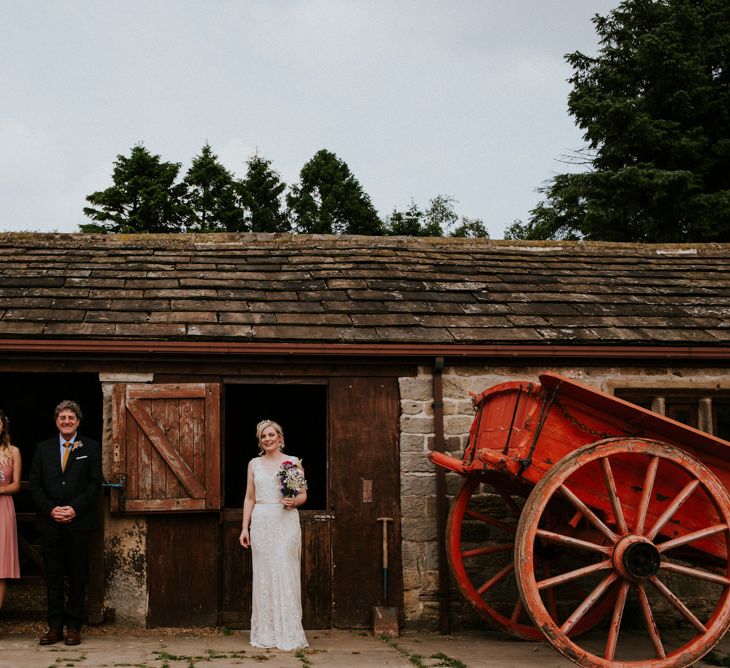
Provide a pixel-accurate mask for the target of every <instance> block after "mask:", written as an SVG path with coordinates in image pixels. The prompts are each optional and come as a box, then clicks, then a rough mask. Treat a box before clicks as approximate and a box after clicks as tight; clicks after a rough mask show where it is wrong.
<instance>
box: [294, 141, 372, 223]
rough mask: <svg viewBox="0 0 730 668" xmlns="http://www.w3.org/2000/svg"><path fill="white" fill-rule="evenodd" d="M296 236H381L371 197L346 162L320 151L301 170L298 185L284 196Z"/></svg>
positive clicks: (332, 154)
mask: <svg viewBox="0 0 730 668" xmlns="http://www.w3.org/2000/svg"><path fill="white" fill-rule="evenodd" d="M287 204H288V206H289V211H290V214H291V216H292V218H293V220H294V223H295V225H296V229H297V231H299V232H306V233H309V234H369V235H377V234H382V232H383V226H382V223H381V222H380V219H379V218H378V214H377V212H376V211H375V208H374V207H373V205H372V203H371V201H370V197H368V195H367V194H365V192H364V191H363V189H362V186H361V185H360V183H359V182H358V180H357V179H356V178H355V177H354V176H353V175H352V173H351V172H350V168H349V167H348V166H347V164H346V163H345V162H343V161H342V160H340V159H339V158H338V157H337V156H336V155H335V154H334V153H330V152H329V151H327V150H325V149H322V150H321V151H318V152H317V153H316V154H315V155H314V157H313V158H312V159H311V160H310V161H309V162H307V163H306V164H305V165H304V167H302V170H301V172H300V173H299V183H298V184H297V185H295V186H293V187H292V189H291V192H290V193H289V194H288V195H287Z"/></svg>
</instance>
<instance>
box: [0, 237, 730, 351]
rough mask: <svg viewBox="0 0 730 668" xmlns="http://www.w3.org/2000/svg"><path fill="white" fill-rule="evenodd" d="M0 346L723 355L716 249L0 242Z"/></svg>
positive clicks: (386, 241) (270, 241) (199, 240)
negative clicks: (555, 348)
mask: <svg viewBox="0 0 730 668" xmlns="http://www.w3.org/2000/svg"><path fill="white" fill-rule="evenodd" d="M0 338H5V339H7V338H14V339H18V338H24V339H39V338H42V339H65V338H70V339H116V340H171V341H175V340H186V341H188V340H200V341H202V340H216V341H237V342H251V341H255V342H289V343H295V342H319V343H369V344H376V345H377V344H384V343H388V344H393V343H413V344H439V345H450V344H545V345H548V344H563V345H565V344H567V345H606V344H611V345H626V346H636V345H662V346H667V345H671V346H674V345H676V346H690V345H691V346H723V345H728V342H729V341H730V244H704V245H637V244H603V243H584V242H539V243H531V242H512V241H489V240H467V239H431V238H427V239H419V238H404V237H377V238H374V237H335V236H310V235H290V234H278V235H270V234H240V235H219V234H210V235H195V234H187V235H118V236H116V235H81V234H26V233H4V234H0Z"/></svg>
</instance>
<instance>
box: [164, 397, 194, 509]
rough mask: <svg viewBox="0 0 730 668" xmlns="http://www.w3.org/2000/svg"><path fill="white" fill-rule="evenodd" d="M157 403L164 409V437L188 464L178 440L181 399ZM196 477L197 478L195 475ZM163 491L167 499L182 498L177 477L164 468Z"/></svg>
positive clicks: (187, 458)
mask: <svg viewBox="0 0 730 668" xmlns="http://www.w3.org/2000/svg"><path fill="white" fill-rule="evenodd" d="M159 403H161V404H163V405H164V407H165V415H164V418H163V419H164V422H163V424H164V425H165V436H167V440H168V441H169V442H170V445H171V446H172V447H173V449H174V450H175V451H177V452H179V453H180V456H181V457H182V459H183V461H185V462H187V463H188V465H189V463H190V457H188V456H187V455H186V453H185V449H184V447H183V442H182V441H181V438H180V421H181V417H182V416H181V411H182V404H183V400H182V399H163V400H162V401H160V402H159ZM196 477H198V476H197V475H196ZM165 490H166V495H167V498H168V499H179V498H181V497H182V496H184V493H183V489H182V486H181V484H180V481H179V480H178V478H177V476H176V475H175V474H174V473H173V472H172V471H171V470H170V469H169V467H167V466H166V467H165Z"/></svg>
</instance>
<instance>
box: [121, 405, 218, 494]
mask: <svg viewBox="0 0 730 668" xmlns="http://www.w3.org/2000/svg"><path fill="white" fill-rule="evenodd" d="M127 408H128V409H129V412H130V413H131V414H132V415H133V416H134V419H135V420H136V421H137V424H139V426H140V427H142V429H143V430H144V432H145V435H146V436H147V438H148V439H149V442H150V443H151V444H152V445H153V446H154V447H155V450H157V452H159V453H160V455H162V458H163V459H164V460H165V462H166V463H167V465H168V466H169V467H170V468H171V469H172V471H173V472H174V473H175V475H176V476H177V477H178V479H179V480H180V482H181V483H182V485H183V487H184V488H185V490H186V491H187V492H188V494H190V496H191V497H193V498H196V499H198V498H201V497H205V488H204V487H203V484H202V483H201V482H200V481H199V480H198V479H197V478H196V477H195V475H194V474H193V472H192V471H191V470H190V467H189V466H188V465H187V463H186V462H185V461H184V460H183V459H182V457H180V454H179V453H178V452H176V451H175V450H174V449H173V447H172V446H171V444H170V442H169V441H168V440H167V437H166V436H165V434H164V432H163V431H162V429H160V427H159V426H158V425H157V423H156V422H155V421H154V420H153V419H152V417H151V416H150V415H149V414H148V413H147V411H145V409H144V406H142V404H141V402H140V401H139V400H137V399H132V400H129V399H128V400H127Z"/></svg>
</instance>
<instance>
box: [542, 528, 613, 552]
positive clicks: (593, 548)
mask: <svg viewBox="0 0 730 668" xmlns="http://www.w3.org/2000/svg"><path fill="white" fill-rule="evenodd" d="M536 533H537V535H538V536H539V537H540V538H542V539H544V540H546V541H548V542H550V543H556V544H558V545H562V546H563V547H572V548H575V549H576V550H586V551H587V552H598V553H600V554H610V553H611V548H610V547H609V546H607V545H597V544H596V543H591V542H590V541H587V540H581V539H580V538H573V537H572V536H566V535H564V534H562V533H555V532H554V531H547V530H546V529H538V530H537V532H536Z"/></svg>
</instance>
